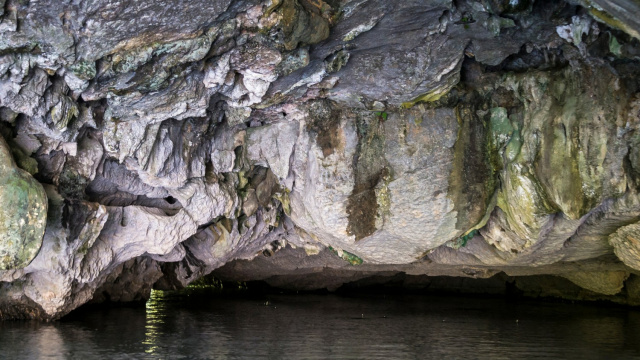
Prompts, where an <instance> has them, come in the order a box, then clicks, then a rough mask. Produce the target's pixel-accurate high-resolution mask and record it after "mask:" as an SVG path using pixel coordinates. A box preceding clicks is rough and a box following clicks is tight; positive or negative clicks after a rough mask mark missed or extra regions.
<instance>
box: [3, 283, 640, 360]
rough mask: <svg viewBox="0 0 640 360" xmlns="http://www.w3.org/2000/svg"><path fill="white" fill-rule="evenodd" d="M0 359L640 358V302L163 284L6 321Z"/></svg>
mask: <svg viewBox="0 0 640 360" xmlns="http://www.w3.org/2000/svg"><path fill="white" fill-rule="evenodd" d="M0 358H1V359H83V360H88V359H243V358H263V359H338V358H341V359H452V358H470V359H476V358H478V359H542V358H553V359H558V358H570V359H630V358H639V359H640V310H634V309H627V308H618V307H603V306H598V305H591V304H589V305H584V304H566V303H535V302H531V301H526V302H522V301H507V300H504V299H501V298H498V299H495V298H493V299H489V298H464V297H433V296H419V295H402V296H400V295H398V296H389V295H386V296H383V295H359V296H349V297H346V296H338V295H253V296H245V297H237V296H234V297H229V296H219V295H215V294H213V293H207V294H203V293H202V290H200V291H196V290H193V291H187V292H185V293H183V294H179V295H176V294H171V295H170V294H168V293H162V292H154V294H153V297H152V299H151V300H150V301H149V303H148V304H147V308H146V309H144V308H111V309H92V310H90V311H89V310H84V311H80V312H79V313H77V314H75V315H72V316H70V317H67V318H65V319H63V320H62V321H58V322H54V323H38V322H24V321H22V322H20V321H16V322H0Z"/></svg>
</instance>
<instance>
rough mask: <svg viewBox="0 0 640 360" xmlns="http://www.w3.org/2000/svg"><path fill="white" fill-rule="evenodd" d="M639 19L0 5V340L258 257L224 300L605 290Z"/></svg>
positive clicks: (634, 100) (334, 2)
mask: <svg viewBox="0 0 640 360" xmlns="http://www.w3.org/2000/svg"><path fill="white" fill-rule="evenodd" d="M639 12H640V6H639V5H638V4H637V2H635V1H630V0H629V1H626V0H618V1H614V0H597V1H583V2H577V1H576V2H569V3H565V2H556V1H543V0H538V1H532V0H529V1H527V0H519V1H513V0H512V1H500V0H482V1H472V0H462V1H450V0H449V1H447V0H420V1H417V0H416V1H413V0H409V1H399V2H389V1H382V0H326V1H322V0H266V1H259V0H213V1H211V0H208V1H202V0H199V1H187V0H172V1H155V2H144V1H138V0H128V1H120V0H114V1H99V0H96V1H77V0H66V1H59V2H38V1H22V0H0V134H1V135H2V138H4V140H2V139H0V179H2V182H1V183H0V199H1V200H2V205H3V207H2V209H0V236H1V237H0V318H39V319H45V320H48V319H56V318H59V317H60V316H63V315H64V314H66V313H68V312H69V311H71V310H73V309H75V308H76V307H78V306H80V305H82V304H84V303H86V302H88V301H90V300H92V299H93V301H94V302H99V301H105V300H111V301H135V300H140V299H144V298H145V297H146V296H148V292H149V289H150V288H151V287H152V286H155V287H156V288H159V289H175V288H181V287H184V286H186V285H188V284H189V283H190V282H192V281H194V280H196V279H198V278H200V277H202V276H204V275H206V274H209V273H211V272H212V271H213V270H215V269H217V268H220V267H222V266H223V265H225V264H227V263H229V262H231V261H233V260H238V261H242V260H251V259H255V258H256V257H257V258H258V259H256V260H254V262H253V263H252V264H254V265H252V266H253V267H251V268H250V271H245V272H242V271H240V270H238V271H237V272H235V275H234V272H233V271H228V270H225V271H224V274H225V276H227V277H228V278H230V279H233V278H238V279H240V278H243V279H246V280H251V279H253V280H258V279H262V278H264V277H265V276H266V274H272V275H273V273H271V272H269V271H271V270H273V269H279V270H277V271H276V273H280V274H286V275H290V276H288V277H283V278H282V279H285V280H284V282H282V281H281V283H280V285H281V286H289V287H296V285H295V284H298V283H300V284H303V283H304V281H302V283H301V282H300V281H301V280H300V279H304V277H305V276H309V277H310V278H309V279H315V280H313V281H312V283H313V284H315V285H313V286H311V285H300V286H298V287H300V288H313V287H314V286H315V288H317V287H331V288H335V287H336V286H339V285H340V284H343V283H345V282H349V281H352V280H354V279H360V278H363V277H366V276H371V275H375V274H385V273H399V272H401V273H405V274H408V275H431V276H438V275H448V276H451V275H453V276H466V277H476V278H488V277H491V276H493V275H495V274H498V273H503V272H504V273H505V274H507V276H523V275H556V276H561V277H563V278H565V279H567V280H569V281H571V282H572V283H574V284H575V285H577V286H579V287H581V288H583V289H587V290H589V291H591V292H593V293H596V294H602V295H607V296H614V295H616V294H619V293H620V292H621V291H626V290H625V288H624V287H625V286H626V285H628V284H626V283H627V282H630V281H632V280H633V281H635V280H634V279H635V275H633V274H636V275H640V255H639V254H640V242H639V241H640V240H638V239H640V235H638V233H639V230H638V228H637V227H638V224H637V223H638V222H639V221H640V195H639V190H640V153H639V152H638V151H639V150H638V149H639V147H638V145H639V144H640V131H638V130H639V129H638V127H639V126H640V76H639V75H640V43H639V40H638V32H639V31H640V26H639V24H638V19H637V17H633V16H629V14H634V13H635V14H637V13H639ZM45 193H46V194H45ZM45 212H46V216H45ZM45 223H46V227H45ZM282 249H285V250H284V252H282V253H281V254H279V256H277V257H276V256H273V255H275V253H276V252H278V251H280V250H282ZM287 254H288V255H287ZM263 258H264V259H263ZM266 258H268V259H267V260H268V261H265V259H266ZM226 269H229V267H228V266H227V267H226ZM269 269H271V270H269ZM323 269H325V270H324V271H323ZM327 269H328V270H327ZM332 269H333V270H332ZM314 274H315V275H314ZM286 279H288V280H286ZM296 279H297V280H296ZM318 279H321V281H320V280H318ZM635 282H637V281H635ZM635 282H634V284H635ZM572 291H573V290H572Z"/></svg>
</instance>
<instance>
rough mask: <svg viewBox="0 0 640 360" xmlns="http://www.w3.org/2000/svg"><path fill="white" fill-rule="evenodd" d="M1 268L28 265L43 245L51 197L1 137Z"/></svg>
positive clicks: (6, 268)
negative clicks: (16, 161) (13, 154)
mask: <svg viewBox="0 0 640 360" xmlns="http://www.w3.org/2000/svg"><path fill="white" fill-rule="evenodd" d="M0 203H1V204H2V210H0V236H1V239H2V241H0V270H11V269H19V268H23V267H25V266H27V265H28V264H29V263H30V262H31V261H32V260H33V259H34V258H35V257H36V255H37V254H38V251H40V247H41V246H42V236H43V235H44V229H45V226H46V224H47V196H46V194H45V193H44V189H43V188H42V185H40V183H38V182H37V181H36V180H35V179H34V178H33V177H32V176H31V175H29V173H27V172H26V171H24V170H22V169H20V168H18V167H17V166H16V164H15V162H14V161H13V157H12V156H11V153H10V152H9V147H8V145H7V143H6V142H5V141H4V139H3V138H2V137H0Z"/></svg>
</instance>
